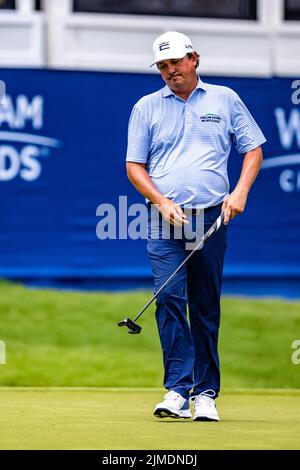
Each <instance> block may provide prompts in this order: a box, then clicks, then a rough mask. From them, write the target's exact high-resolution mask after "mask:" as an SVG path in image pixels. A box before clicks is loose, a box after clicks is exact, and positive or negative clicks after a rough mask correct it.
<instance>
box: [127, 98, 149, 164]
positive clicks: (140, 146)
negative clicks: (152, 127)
mask: <svg viewBox="0 0 300 470" xmlns="http://www.w3.org/2000/svg"><path fill="white" fill-rule="evenodd" d="M149 142H150V132H149V126H148V124H147V122H146V120H145V118H144V117H143V115H142V112H141V110H140V109H139V107H138V106H137V105H135V106H134V108H133V110H132V112H131V115H130V119H129V124H128V144H127V155H126V160H127V161H128V162H137V163H147V159H148V153H149Z"/></svg>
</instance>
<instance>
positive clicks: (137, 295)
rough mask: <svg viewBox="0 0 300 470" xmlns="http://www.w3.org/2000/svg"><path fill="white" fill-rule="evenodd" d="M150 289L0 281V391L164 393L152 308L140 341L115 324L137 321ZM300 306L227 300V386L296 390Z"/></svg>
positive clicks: (223, 338) (223, 344)
mask: <svg viewBox="0 0 300 470" xmlns="http://www.w3.org/2000/svg"><path fill="white" fill-rule="evenodd" d="M150 296H151V292H150V291H137V292H126V293H112V292H109V293H89V292H61V291H54V290H45V289H44V290H42V289H41V290H38V289H27V288H25V287H23V286H20V285H15V284H9V283H6V282H2V283H1V282H0V316H1V322H0V340H2V341H5V344H6V353H7V364H6V365H3V366H0V386H38V387H39V386H46V387H48V386H71V387H73V386H86V387H90V386H91V387H106V386H110V387H134V388H136V387H156V388H160V387H162V379H163V367H162V354H161V348H160V344H159V338H158V334H157V328H156V323H155V318H154V306H151V308H149V310H147V312H145V314H144V315H143V316H142V317H141V319H140V324H141V325H142V327H143V330H142V333H141V334H140V335H134V336H132V335H129V334H128V333H127V330H126V329H125V328H119V327H118V326H117V322H118V321H119V320H120V319H121V318H124V317H125V316H131V317H133V316H134V314H135V313H136V312H137V311H139V309H140V308H141V306H142V305H143V304H144V303H145V302H146V301H147V300H148V299H149V297H150ZM299 312H300V303H299V302H288V301H281V300H253V299H251V300H250V299H244V298H243V299H236V298H223V300H222V318H221V329H220V345H219V349H220V360H221V372H222V388H223V390H226V389H236V388H255V389H258V388H263V389H264V388H282V387H283V388H299V370H300V365H296V364H293V362H292V360H291V357H292V354H293V353H294V352H295V351H294V350H293V349H292V343H293V341H295V340H296V339H300V315H299Z"/></svg>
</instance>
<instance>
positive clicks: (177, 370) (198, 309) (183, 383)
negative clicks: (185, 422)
mask: <svg viewBox="0 0 300 470" xmlns="http://www.w3.org/2000/svg"><path fill="white" fill-rule="evenodd" d="M153 51H154V62H153V64H152V65H154V64H156V66H157V68H158V70H159V71H160V74H161V77H162V79H163V80H164V82H165V84H166V86H165V87H164V88H162V89H161V90H159V91H157V92H155V93H152V94H150V95H147V96H144V97H143V98H141V99H140V100H139V101H138V102H137V103H136V105H135V106H134V108H133V111H132V113H131V117H130V122H129V130H128V149H127V158H126V160H127V163H126V167H127V175H128V178H129V180H130V181H131V182H132V184H133V185H134V186H135V187H136V189H137V190H138V191H139V192H140V193H141V194H142V195H143V196H144V197H145V198H146V200H147V201H148V206H149V214H150V213H151V210H150V209H151V205H156V207H158V208H159V212H160V214H161V216H162V219H163V221H167V222H169V223H170V224H171V228H172V229H171V230H170V237H169V239H166V237H161V236H160V237H159V239H157V238H158V237H153V236H152V235H151V233H150V232H151V231H149V233H150V234H149V239H148V242H147V249H148V253H149V257H150V261H151V266H152V272H153V276H154V286H155V291H157V290H158V289H159V288H160V286H161V285H162V284H163V283H164V282H165V281H166V279H167V278H168V277H169V276H170V275H171V274H172V272H173V271H174V270H175V269H176V267H177V266H178V265H179V264H180V263H181V262H182V261H183V260H184V259H185V257H186V256H187V254H188V252H187V251H186V244H185V242H186V239H185V238H184V236H183V237H182V238H181V239H178V237H177V238H176V237H175V236H174V233H175V228H176V227H184V224H187V223H188V222H190V223H191V224H192V225H193V224H194V225H195V219H196V218H197V214H198V211H197V209H194V210H193V209H192V210H191V209H187V206H189V208H190V207H191V206H192V207H194V208H197V207H203V208H204V230H205V231H206V230H207V229H208V228H209V227H210V226H211V224H212V223H213V222H214V221H215V219H216V218H217V217H218V216H219V214H220V212H221V211H225V221H224V225H223V226H222V228H221V229H220V230H219V231H218V232H217V233H216V234H215V235H214V236H213V237H212V238H211V239H210V240H209V241H208V242H207V243H206V244H205V246H204V247H203V249H202V250H199V251H197V252H196V253H195V255H193V257H192V258H191V259H190V261H189V263H188V266H186V267H185V268H183V269H182V270H181V271H180V272H179V273H178V274H177V276H176V277H175V278H174V279H173V281H172V282H171V283H170V284H169V285H168V286H167V287H166V288H165V289H164V290H163V291H162V292H161V294H160V295H159V297H158V299H157V303H156V307H157V308H156V320H157V325H158V331H159V335H160V340H161V345H162V351H163V361H164V369H165V375H164V386H165V388H166V389H167V390H168V393H167V394H166V395H165V397H164V400H163V401H162V402H161V403H159V404H158V405H156V407H155V410H154V415H156V416H159V417H164V416H169V417H174V418H178V417H182V418H190V417H191V412H190V409H189V402H193V404H194V416H193V419H194V420H196V421H197V420H199V421H201V420H205V421H218V420H219V416H218V413H217V409H216V406H215V399H216V398H217V396H218V394H219V391H220V372H219V357H218V349H217V346H218V330H219V324H220V294H221V284H222V271H223V263H224V255H225V250H226V246H227V224H228V222H229V220H230V219H233V218H234V217H235V216H236V215H238V214H241V213H242V212H243V211H244V209H245V205H246V200H247V195H248V192H249V190H250V188H251V186H252V184H253V182H254V180H255V178H256V176H257V174H258V172H259V169H260V166H261V163H262V151H261V147H260V145H261V144H263V143H264V142H265V138H264V136H263V134H262V132H261V131H260V129H259V127H258V126H257V124H256V123H255V121H254V119H253V117H252V116H251V114H250V113H249V111H248V110H247V108H246V106H245V105H244V104H243V102H242V101H241V99H240V98H239V97H238V95H237V94H236V93H235V92H234V91H233V90H231V89H230V88H227V87H223V86H216V85H209V84H204V83H203V82H202V81H201V80H200V78H199V77H198V76H197V73H196V68H197V66H198V60H199V55H198V53H197V52H196V50H195V49H194V47H193V45H192V43H191V40H190V39H189V38H188V37H187V36H185V35H184V34H181V33H178V32H175V31H169V32H167V33H165V34H163V35H161V36H159V37H158V38H157V39H156V40H155V41H154V44H153ZM232 141H234V143H235V145H236V147H237V150H238V152H239V153H241V154H243V155H244V160H243V165H242V171H241V175H240V178H239V181H238V183H237V185H236V187H235V188H234V190H233V191H232V192H231V193H229V183H228V176H227V160H228V156H229V153H230V149H231V143H232ZM189 217H190V218H189ZM149 223H150V217H149ZM162 225H163V224H160V226H159V229H160V235H161V230H162ZM187 305H188V307H189V322H188V320H187V314H186V307H187Z"/></svg>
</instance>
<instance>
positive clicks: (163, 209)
mask: <svg viewBox="0 0 300 470" xmlns="http://www.w3.org/2000/svg"><path fill="white" fill-rule="evenodd" d="M157 208H158V210H159V212H160V213H161V215H162V216H163V218H164V220H166V221H167V222H169V223H170V224H172V225H174V227H180V226H181V225H183V224H188V223H189V222H188V220H187V218H186V215H185V213H184V212H183V210H182V209H181V207H180V206H179V205H178V204H176V203H175V202H173V201H171V200H170V199H167V198H164V199H162V201H160V202H159V204H158V205H157Z"/></svg>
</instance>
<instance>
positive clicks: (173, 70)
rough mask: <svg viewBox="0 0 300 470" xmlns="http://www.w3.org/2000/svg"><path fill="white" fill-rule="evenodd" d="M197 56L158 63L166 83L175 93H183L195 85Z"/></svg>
mask: <svg viewBox="0 0 300 470" xmlns="http://www.w3.org/2000/svg"><path fill="white" fill-rule="evenodd" d="M197 59H198V58H197V54H196V53H193V56H192V57H189V56H188V55H186V56H184V57H183V58H182V59H168V60H161V61H160V62H157V64H156V65H157V68H158V70H159V71H160V73H161V76H162V78H163V80H164V82H165V83H166V84H167V85H168V86H169V87H170V88H171V90H174V91H175V92H176V91H178V92H180V91H183V90H185V89H186V88H188V87H189V86H190V85H191V83H194V81H195V77H196V75H197V74H196V64H197Z"/></svg>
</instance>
